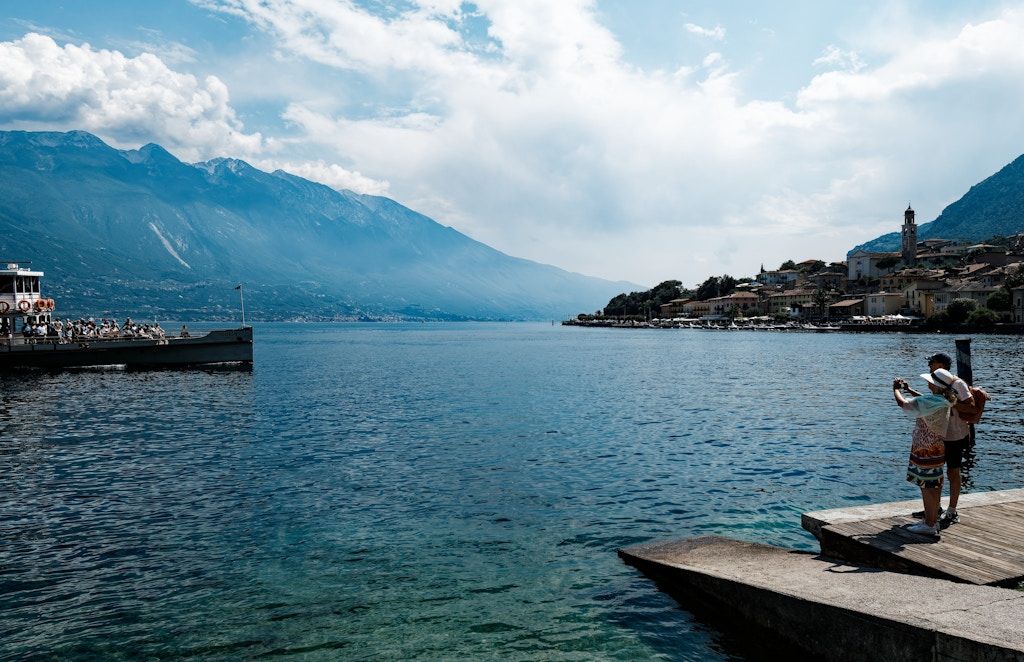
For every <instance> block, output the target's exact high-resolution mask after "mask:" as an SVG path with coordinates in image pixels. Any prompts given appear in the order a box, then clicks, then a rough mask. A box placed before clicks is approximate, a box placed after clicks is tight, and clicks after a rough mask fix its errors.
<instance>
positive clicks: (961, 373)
mask: <svg viewBox="0 0 1024 662" xmlns="http://www.w3.org/2000/svg"><path fill="white" fill-rule="evenodd" d="M956 374H957V377H959V378H960V379H962V380H964V381H965V382H967V385H968V386H971V385H973V384H974V372H973V371H972V370H971V339H970V338H957V340H956ZM970 429H971V434H970V436H971V441H970V448H972V449H973V448H974V424H973V423H972V424H971V426H970Z"/></svg>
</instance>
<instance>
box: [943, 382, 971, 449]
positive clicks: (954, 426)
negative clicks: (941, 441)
mask: <svg viewBox="0 0 1024 662" xmlns="http://www.w3.org/2000/svg"><path fill="white" fill-rule="evenodd" d="M953 392H954V393H956V399H957V402H963V401H964V400H969V399H970V397H971V390H970V389H969V388H967V382H965V381H964V380H962V379H960V378H959V377H957V378H956V381H955V382H953ZM970 433H971V428H970V424H969V423H965V422H964V419H962V418H960V414H959V413H958V412H957V410H956V409H954V410H953V411H951V412H950V414H949V426H948V427H947V428H946V441H959V440H960V439H963V438H964V437H966V436H967V435H969V434H970Z"/></svg>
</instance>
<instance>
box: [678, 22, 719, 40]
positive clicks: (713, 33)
mask: <svg viewBox="0 0 1024 662" xmlns="http://www.w3.org/2000/svg"><path fill="white" fill-rule="evenodd" d="M685 27H686V31H687V32H689V33H691V34H696V35H700V36H701V37H707V38H708V39H716V40H718V41H721V40H723V39H725V28H723V27H722V26H721V25H716V26H715V27H713V28H705V27H701V26H700V25H697V24H696V23H687V24H686V26H685Z"/></svg>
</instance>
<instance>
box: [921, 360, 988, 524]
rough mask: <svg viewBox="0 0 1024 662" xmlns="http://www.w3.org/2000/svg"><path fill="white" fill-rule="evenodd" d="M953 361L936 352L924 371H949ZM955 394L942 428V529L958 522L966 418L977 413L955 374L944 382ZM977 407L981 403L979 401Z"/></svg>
mask: <svg viewBox="0 0 1024 662" xmlns="http://www.w3.org/2000/svg"><path fill="white" fill-rule="evenodd" d="M952 363H953V360H952V359H951V358H949V355H948V354H943V353H941V352H940V353H938V354H933V355H932V356H929V357H928V372H931V373H934V372H935V371H936V370H938V369H940V368H945V369H946V370H949V369H950V368H951V367H952ZM946 386H948V387H949V388H951V389H952V390H953V392H954V393H955V394H956V404H954V405H953V411H952V412H950V416H949V427H947V428H946V476H947V477H948V478H949V506H948V507H947V508H946V511H945V512H944V513H942V518H941V519H940V520H939V526H940V527H941V528H943V529H944V528H946V527H948V526H949V525H950V524H956V523H957V522H959V521H960V515H959V513H957V511H956V506H957V502H958V501H959V500H960V484H961V480H960V467H961V466H962V465H963V462H964V454H965V453H967V452H968V451H969V450H970V443H971V425H970V422H969V421H970V420H972V419H973V420H975V421H976V420H977V419H976V415H977V414H979V413H980V408H979V406H978V403H976V402H975V398H974V395H973V394H972V389H971V388H970V387H969V386H968V385H967V382H965V381H964V380H962V379H960V378H959V377H956V379H954V380H953V383H952V384H946ZM981 406H984V405H983V404H982V405H981Z"/></svg>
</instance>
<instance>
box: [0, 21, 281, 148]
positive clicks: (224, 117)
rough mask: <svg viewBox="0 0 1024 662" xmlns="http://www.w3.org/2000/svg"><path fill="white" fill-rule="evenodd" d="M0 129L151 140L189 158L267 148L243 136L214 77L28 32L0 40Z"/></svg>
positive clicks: (132, 142) (255, 137)
mask: <svg viewBox="0 0 1024 662" xmlns="http://www.w3.org/2000/svg"><path fill="white" fill-rule="evenodd" d="M0 125H2V126H4V127H5V128H24V129H38V128H50V129H54V128H57V129H84V130H86V131H90V132H93V133H96V134H98V135H100V136H101V137H103V138H105V139H107V140H109V141H111V142H112V143H114V144H117V145H123V146H131V147H137V146H138V145H139V144H140V143H141V142H147V141H153V142H158V143H160V144H161V145H163V146H165V147H167V148H168V149H170V150H171V151H173V152H175V153H176V154H177V155H178V156H179V157H181V158H184V159H188V160H198V159H202V158H209V157H211V156H219V155H223V154H230V155H233V156H243V157H244V156H249V155H252V154H257V153H260V152H262V151H263V150H265V149H266V148H267V147H268V143H267V141H266V140H264V138H263V137H262V136H261V135H260V134H259V133H246V132H245V130H244V128H243V126H242V123H241V121H239V119H238V118H237V116H236V114H235V111H234V109H233V108H232V107H231V105H230V103H229V100H228V90H227V87H226V86H225V85H224V83H222V82H221V81H220V79H218V78H217V77H216V76H207V77H206V78H205V79H204V80H202V81H199V80H197V79H196V78H195V77H194V76H191V75H188V74H182V73H178V72H176V71H173V70H172V69H170V68H168V67H167V65H166V64H164V62H163V61H162V60H161V59H160V58H158V57H157V56H156V55H153V54H151V53H143V54H141V55H139V56H138V57H126V56H125V55H123V54H122V53H120V52H118V51H110V50H94V49H93V48H91V47H90V46H89V45H88V44H83V45H81V46H77V45H75V44H67V45H65V46H63V47H62V46H60V45H58V44H57V43H56V42H55V41H54V40H53V39H52V38H50V37H48V36H44V35H40V34H35V33H30V34H27V35H25V36H24V37H23V38H21V39H18V40H15V41H6V42H0Z"/></svg>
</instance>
